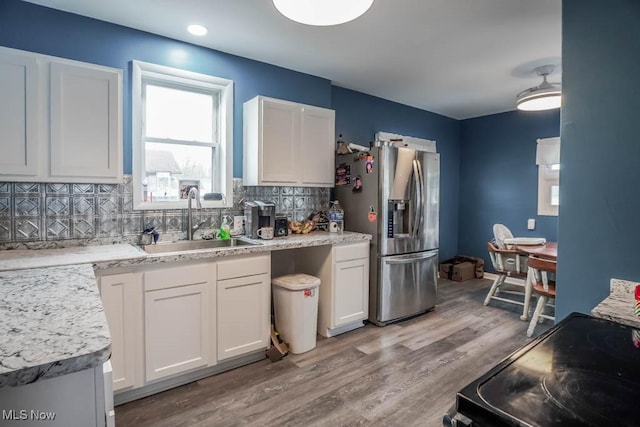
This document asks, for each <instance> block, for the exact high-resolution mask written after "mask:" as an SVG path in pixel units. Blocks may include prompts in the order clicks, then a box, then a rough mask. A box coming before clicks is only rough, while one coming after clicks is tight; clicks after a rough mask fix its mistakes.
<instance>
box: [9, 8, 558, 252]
mask: <svg viewBox="0 0 640 427" xmlns="http://www.w3.org/2000/svg"><path fill="white" fill-rule="evenodd" d="M0 45H1V46H7V47H12V48H16V49H23V50H28V51H33V52H38V53H43V54H47V55H53V56H59V57H63V58H69V59H75V60H79V61H85V62H91V63H95V64H100V65H105V66H111V67H116V68H121V69H123V70H124V83H125V87H124V96H125V98H124V138H123V140H124V171H125V173H131V118H130V115H131V97H130V92H131V86H130V85H131V81H130V75H131V70H130V66H129V63H130V61H131V60H134V59H136V60H140V61H145V62H152V63H156V64H161V65H166V66H171V67H176V68H182V69H186V70H191V71H195V72H200V73H205V74H211V75H217V76H220V77H225V78H228V79H231V80H233V81H234V82H235V95H234V102H235V109H234V115H235V117H234V176H235V177H241V176H242V104H243V103H244V102H245V101H247V100H249V99H251V98H253V97H254V96H256V95H258V94H260V95H266V96H272V97H275V98H281V99H287V100H291V101H296V102H302V103H306V104H312V105H318V106H321V107H330V108H333V109H335V110H336V133H337V134H340V133H341V134H343V136H344V138H345V139H346V140H348V141H352V142H356V143H359V144H363V145H366V144H368V142H369V141H372V140H373V138H374V134H375V132H376V131H387V132H394V133H400V134H404V135H411V136H416V137H421V138H428V139H434V140H436V141H437V144H438V151H439V152H440V153H441V171H442V176H441V211H440V241H441V257H442V259H444V258H449V257H451V256H453V255H455V254H457V253H459V252H467V253H472V254H478V255H483V254H484V252H486V251H485V248H484V244H485V243H486V241H487V240H488V238H489V237H490V226H491V225H492V224H493V223H494V222H497V221H498V220H500V221H502V222H504V223H506V224H507V225H509V226H510V227H512V229H513V231H514V232H515V233H516V234H520V235H525V231H524V227H525V224H526V219H527V218H529V217H534V216H535V200H536V199H535V197H534V196H533V195H531V194H535V191H536V187H537V181H536V179H535V166H533V157H534V155H535V139H536V138H539V137H543V136H553V135H557V131H556V132H551V131H549V132H547V130H548V129H554V127H553V126H554V124H553V122H554V120H555V121H556V123H555V128H556V130H557V114H555V113H552V114H551V115H550V116H547V115H544V114H542V115H539V116H537V117H539V120H538V119H535V120H533V121H531V122H530V121H529V119H528V118H527V119H525V118H523V117H520V116H519V115H518V113H506V114H501V115H495V116H489V117H484V118H479V119H473V120H468V121H465V122H460V121H457V120H454V119H451V118H447V117H444V116H440V115H438V114H434V113H430V112H428V111H424V110H419V109H417V108H412V107H409V106H406V105H402V104H398V103H395V102H391V101H387V100H383V99H380V98H377V97H373V96H370V95H366V94H362V93H359V92H354V91H351V90H347V89H343V88H339V87H334V86H332V85H331V82H330V81H328V80H326V79H323V78H319V77H315V76H311V75H308V74H303V73H298V72H295V71H291V70H287V69H284V68H280V67H276V66H273V65H269V64H265V63H261V62H257V61H253V60H249V59H246V58H242V57H238V56H234V55H229V54H226V53H222V52H218V51H214V50H211V49H206V48H202V47H198V46H195V45H191V44H188V43H184V42H179V41H176V40H172V39H168V38H165V37H161V36H157V35H154V34H150V33H146V32H142V31H138V30H134V29H130V28H126V27H122V26H118V25H114V24H110V23H106V22H103V21H98V20H94V19H90V18H86V17H82V16H78V15H73V14H69V13H65V12H61V11H57V10H54V9H49V8H45V7H41V6H37V5H33V4H30V3H26V2H22V1H18V0H2V1H0ZM554 114H555V115H554ZM554 117H555V119H554ZM463 132H464V134H463ZM463 136H464V138H463ZM461 141H462V142H461ZM461 146H462V147H463V148H464V149H463V150H461ZM491 152H500V153H502V155H501V156H497V155H489V153H491ZM507 157H509V158H507ZM477 160H482V163H481V167H483V168H485V169H486V170H483V169H479V168H478V163H479V162H478V161H477ZM514 162H515V163H517V164H519V165H522V167H518V171H517V173H518V178H517V179H511V180H510V181H509V182H507V183H506V184H505V183H501V182H498V179H497V175H495V174H493V172H492V171H495V170H497V169H500V168H501V166H502V165H503V164H504V163H514ZM563 167H564V165H563ZM467 169H468V170H467ZM461 171H462V172H463V173H462V174H461ZM487 171H488V172H487ZM520 173H522V176H520ZM500 177H502V175H500ZM459 182H462V183H463V185H462V186H460V185H459ZM500 185H503V187H500ZM460 189H462V192H460V191H459V190H460ZM482 192H484V194H483V193H482ZM500 192H502V193H503V195H501V194H498V193H500ZM530 193H531V194H530ZM459 194H461V197H462V199H461V204H460V206H459V203H458V199H459ZM562 197H563V199H564V197H565V195H562ZM505 199H508V200H509V204H510V205H513V206H516V207H517V208H518V209H517V210H514V211H513V212H511V213H509V214H508V216H506V217H502V216H500V215H504V214H505V212H504V210H502V209H496V208H495V204H496V202H498V203H499V202H500V201H503V200H505ZM563 203H564V200H563ZM532 206H533V207H532ZM459 212H460V213H461V215H460V218H459ZM538 227H539V228H538V230H537V232H535V233H534V234H535V235H541V234H544V235H545V237H548V238H549V239H554V240H555V234H553V233H554V232H555V229H556V225H555V221H554V220H553V219H548V218H543V219H539V223H538ZM459 230H460V233H459ZM458 246H460V249H459V247H458Z"/></svg>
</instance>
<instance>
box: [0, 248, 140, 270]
mask: <svg viewBox="0 0 640 427" xmlns="http://www.w3.org/2000/svg"><path fill="white" fill-rule="evenodd" d="M146 257H147V254H146V253H145V252H144V251H142V250H141V249H140V248H138V247H136V246H132V245H127V244H119V245H99V246H75V247H70V248H60V249H20V250H4V251H0V271H9V270H22V269H28V268H41V267H53V266H61V265H77V264H92V263H97V262H103V261H118V260H127V261H132V260H136V259H138V260H141V259H144V258H146Z"/></svg>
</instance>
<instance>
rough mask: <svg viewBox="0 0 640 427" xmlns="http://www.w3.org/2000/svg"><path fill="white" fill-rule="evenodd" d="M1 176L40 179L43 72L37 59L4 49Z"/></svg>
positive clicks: (0, 63) (0, 59)
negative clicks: (41, 87) (38, 176)
mask: <svg viewBox="0 0 640 427" xmlns="http://www.w3.org/2000/svg"><path fill="white" fill-rule="evenodd" d="M0 94H1V95H0V111H1V113H0V153H2V156H0V176H1V177H3V178H8V177H12V178H13V177H15V176H18V177H35V176H37V175H38V143H39V142H38V131H39V125H40V123H39V117H40V113H39V110H38V104H39V102H41V101H40V98H41V96H40V95H41V94H40V89H39V69H38V63H37V61H36V59H35V58H33V57H29V56H26V55H20V54H17V53H14V52H12V51H11V50H10V49H4V48H0Z"/></svg>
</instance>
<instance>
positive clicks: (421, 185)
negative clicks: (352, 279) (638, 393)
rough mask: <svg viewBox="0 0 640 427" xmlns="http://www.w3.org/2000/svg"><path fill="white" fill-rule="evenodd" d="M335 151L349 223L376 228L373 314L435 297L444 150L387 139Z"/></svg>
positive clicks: (409, 311)
mask: <svg viewBox="0 0 640 427" xmlns="http://www.w3.org/2000/svg"><path fill="white" fill-rule="evenodd" d="M380 145H381V146H378V147H373V148H372V149H371V150H370V151H369V152H368V153H363V152H360V153H354V154H343V155H338V156H336V187H335V196H336V199H337V200H339V201H340V205H342V208H343V209H344V212H345V230H347V231H357V232H361V233H368V234H371V235H372V236H373V238H372V241H371V256H370V268H371V270H370V275H369V277H370V282H369V286H370V289H369V320H370V321H372V322H374V323H376V324H377V325H379V326H383V325H385V324H387V323H389V322H393V321H396V320H399V319H403V318H406V317H410V316H413V315H416V314H420V313H422V312H425V311H427V310H429V309H431V308H433V307H434V306H435V304H436V291H437V271H438V244H439V241H438V235H439V220H438V215H439V199H440V194H439V193H440V155H439V154H437V153H432V152H427V151H422V150H421V149H420V148H408V147H397V146H394V145H393V144H392V145H388V144H387V143H381V144H380Z"/></svg>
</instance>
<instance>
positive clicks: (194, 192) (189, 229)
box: [187, 187, 202, 240]
mask: <svg viewBox="0 0 640 427" xmlns="http://www.w3.org/2000/svg"><path fill="white" fill-rule="evenodd" d="M193 198H195V200H196V206H197V207H198V209H202V203H200V192H199V191H198V188H197V187H191V189H190V190H189V194H188V195H187V239H189V240H193V233H195V232H196V230H197V229H198V228H200V227H201V226H202V224H198V225H196V226H195V227H194V226H193V210H192V209H191V199H193Z"/></svg>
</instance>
